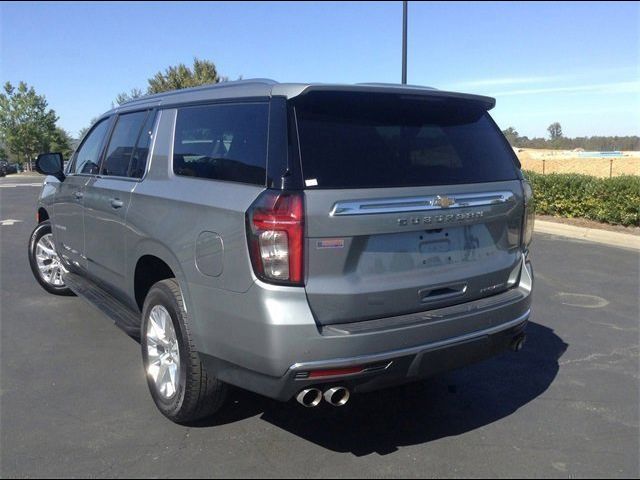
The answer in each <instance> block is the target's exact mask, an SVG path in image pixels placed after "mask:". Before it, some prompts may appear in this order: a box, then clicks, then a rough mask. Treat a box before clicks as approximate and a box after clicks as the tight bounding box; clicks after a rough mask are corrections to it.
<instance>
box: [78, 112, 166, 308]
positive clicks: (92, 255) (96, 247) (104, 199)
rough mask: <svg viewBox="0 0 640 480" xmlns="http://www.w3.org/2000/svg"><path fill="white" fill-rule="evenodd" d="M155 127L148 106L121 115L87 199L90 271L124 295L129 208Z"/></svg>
mask: <svg viewBox="0 0 640 480" xmlns="http://www.w3.org/2000/svg"><path fill="white" fill-rule="evenodd" d="M152 125H153V114H152V112H149V111H147V110H145V111H140V112H133V113H126V114H122V115H119V116H118V118H117V120H116V121H115V126H114V127H113V133H112V134H111V138H110V139H109V144H108V146H107V148H106V153H105V156H104V159H103V160H102V163H101V165H100V173H99V175H98V176H97V177H95V178H93V179H92V180H91V181H90V182H89V183H88V184H87V189H86V193H85V197H84V202H85V203H84V207H85V208H84V212H85V213H84V223H85V245H86V248H85V250H86V256H87V267H88V271H89V274H90V276H91V277H92V278H93V279H94V280H96V281H97V282H98V283H100V284H102V286H103V287H106V288H107V290H110V291H111V292H112V293H114V294H116V295H119V294H120V295H119V296H121V295H122V294H124V293H125V292H126V285H127V282H126V279H125V272H126V260H127V258H126V237H127V225H126V216H127V210H128V208H129V203H130V201H131V192H132V191H133V189H134V188H135V186H136V185H137V182H138V180H139V179H140V177H142V176H143V173H144V170H145V166H146V161H147V155H148V152H149V143H150V139H151V129H152Z"/></svg>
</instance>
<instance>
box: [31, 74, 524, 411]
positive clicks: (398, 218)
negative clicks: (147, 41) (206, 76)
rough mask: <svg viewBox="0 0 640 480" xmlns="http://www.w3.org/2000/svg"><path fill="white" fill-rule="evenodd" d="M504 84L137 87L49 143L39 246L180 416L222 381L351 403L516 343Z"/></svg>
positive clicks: (220, 388) (44, 280)
mask: <svg viewBox="0 0 640 480" xmlns="http://www.w3.org/2000/svg"><path fill="white" fill-rule="evenodd" d="M494 103H495V101H494V100H493V99H492V98H488V97H482V96H476V95H468V94H461V93H453V92H444V91H438V90H435V89H430V88H423V87H411V86H400V85H381V84H363V85H326V84H279V83H276V82H273V81H267V80H255V81H240V82H227V83H223V84H220V85H215V86H206V87H200V88H194V89H188V90H181V91H176V92H169V93H164V94H159V95H154V96H149V97H143V98H141V99H138V100H135V101H132V102H130V103H127V104H124V105H122V106H120V107H118V108H117V109H114V110H112V111H109V112H107V113H105V114H104V115H103V116H101V117H100V118H99V119H98V121H97V122H96V123H95V124H94V125H93V127H92V128H91V130H90V131H89V132H88V133H87V135H86V136H85V137H84V139H83V141H82V143H81V145H80V146H79V148H78V150H77V151H76V152H75V154H74V155H73V157H72V158H71V160H70V162H69V165H68V166H67V168H66V170H64V171H63V169H62V165H63V162H62V158H61V156H60V154H45V155H42V156H40V157H39V159H38V162H37V168H38V170H39V171H40V172H41V173H45V174H48V175H51V176H49V177H47V179H46V181H45V184H44V186H43V189H42V191H41V194H40V198H39V202H38V207H37V216H38V220H39V223H38V226H37V227H36V228H35V230H34V232H33V234H32V236H31V239H30V242H29V258H30V262H31V268H32V270H33V273H34V275H35V278H36V279H37V281H38V282H40V284H41V285H42V286H43V287H44V288H45V289H46V290H47V291H49V292H51V293H54V294H61V295H69V294H72V293H76V294H78V295H81V296H83V297H85V298H86V299H88V300H89V301H91V302H92V303H94V305H96V306H97V307H98V308H99V309H101V310H102V311H103V312H105V313H107V314H108V315H109V316H111V317H112V318H113V319H114V320H115V321H116V322H117V323H118V324H119V325H120V326H122V328H124V329H125V330H127V331H128V332H130V333H131V334H132V335H134V336H136V337H139V338H140V341H141V349H142V361H143V365H144V369H145V372H146V376H147V383H148V386H149V390H150V392H151V396H152V398H153V400H154V401H155V404H156V406H157V407H158V408H159V410H160V411H161V412H162V413H163V414H164V415H165V416H167V417H168V418H170V419H171V420H173V421H176V422H190V421H193V420H196V419H199V418H202V417H205V416H208V415H210V414H212V413H214V412H215V411H216V410H218V408H219V407H220V406H221V405H222V403H223V401H224V398H225V393H226V391H227V385H228V384H231V385H236V386H239V387H242V388H246V389H248V390H252V391H254V392H258V393H260V394H263V395H266V396H268V397H271V398H274V399H278V400H282V401H288V400H290V399H292V398H295V399H296V400H297V401H298V402H299V403H300V404H302V405H304V406H306V407H315V406H318V405H319V404H320V403H321V402H322V400H323V399H324V400H325V401H326V402H327V403H328V404H330V405H333V406H341V405H344V404H346V403H347V402H348V401H349V398H350V395H351V394H352V393H358V392H365V391H371V390H376V389H380V388H384V387H387V386H390V385H397V384H401V383H406V382H411V381H415V380H418V379H421V378H425V377H429V376H431V375H434V374H436V373H438V372H442V371H445V370H449V369H452V368H458V367H462V366H465V365H467V364H469V363H472V362H476V361H479V360H482V359H485V358H487V357H490V356H492V355H494V354H496V353H498V352H501V351H503V350H505V349H508V348H511V349H513V350H519V349H520V348H521V346H522V344H523V342H524V339H525V333H524V329H525V325H526V323H527V321H528V318H529V315H530V304H531V292H532V288H533V271H532V267H531V262H530V261H529V257H528V252H529V244H530V242H531V238H532V231H533V209H532V192H531V188H530V186H529V184H528V183H527V182H526V181H525V179H524V178H523V176H522V174H521V172H520V168H519V163H518V161H517V158H516V157H515V155H514V152H513V150H512V149H511V148H510V146H509V144H508V143H507V141H506V140H505V138H504V136H503V135H502V133H501V132H500V130H499V128H498V127H497V126H496V124H495V123H494V122H493V120H492V119H491V117H490V116H489V114H488V110H490V109H491V108H492V107H493V106H494ZM93 387H95V385H94V386H93ZM100 387H103V388H104V387H105V386H103V385H100ZM107 388H108V387H107ZM382 414H383V413H382Z"/></svg>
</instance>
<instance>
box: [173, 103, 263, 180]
mask: <svg viewBox="0 0 640 480" xmlns="http://www.w3.org/2000/svg"><path fill="white" fill-rule="evenodd" d="M268 115H269V106H268V104H267V103H242V104H233V105H208V106H200V107H186V108H181V109H179V110H178V117H177V120H176V132H175V140H174V145H173V171H174V172H175V173H176V175H186V176H192V177H199V178H210V179H214V180H227V181H232V182H241V183H251V184H255V185H265V182H266V164H267V127H268Z"/></svg>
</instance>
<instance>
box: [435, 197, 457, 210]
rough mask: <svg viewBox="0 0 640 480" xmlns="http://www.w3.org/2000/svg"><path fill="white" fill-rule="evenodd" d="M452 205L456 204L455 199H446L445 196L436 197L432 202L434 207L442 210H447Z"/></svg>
mask: <svg viewBox="0 0 640 480" xmlns="http://www.w3.org/2000/svg"><path fill="white" fill-rule="evenodd" d="M454 203H456V199H455V198H450V197H447V196H446V195H438V196H437V197H436V199H435V200H434V201H433V205H434V206H436V207H442V208H449V207H450V206H451V205H453V204H454Z"/></svg>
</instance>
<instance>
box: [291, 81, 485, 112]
mask: <svg viewBox="0 0 640 480" xmlns="http://www.w3.org/2000/svg"><path fill="white" fill-rule="evenodd" d="M311 92H354V93H391V94H395V95H417V96H421V97H433V98H443V99H445V98H450V99H456V100H466V101H469V102H473V103H475V104H477V105H480V106H481V107H482V108H483V109H484V110H491V109H492V108H493V107H495V105H496V99H495V98H492V97H485V96H484V95H473V94H470V93H459V92H447V91H443V90H436V89H433V88H430V87H419V86H414V85H396V84H358V85H309V86H306V87H304V88H303V89H302V90H301V91H300V92H298V93H296V94H294V95H290V96H289V98H295V97H301V96H304V95H307V94H309V93H311Z"/></svg>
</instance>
